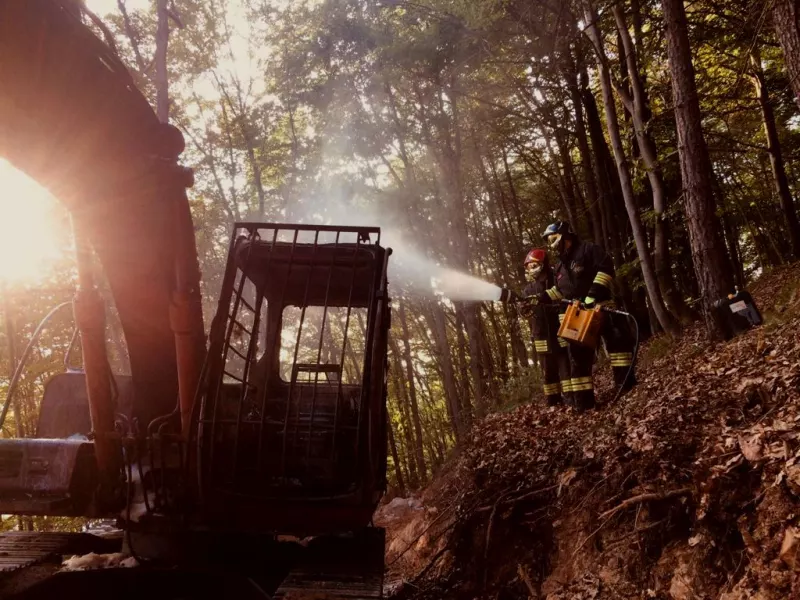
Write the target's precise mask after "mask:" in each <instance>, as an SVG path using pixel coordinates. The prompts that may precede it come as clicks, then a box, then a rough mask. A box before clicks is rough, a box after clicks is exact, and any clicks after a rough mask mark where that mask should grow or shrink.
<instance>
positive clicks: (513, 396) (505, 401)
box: [498, 366, 542, 412]
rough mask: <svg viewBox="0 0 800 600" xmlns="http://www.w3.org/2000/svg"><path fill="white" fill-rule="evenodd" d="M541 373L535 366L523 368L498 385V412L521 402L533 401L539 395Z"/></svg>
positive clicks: (509, 409)
mask: <svg viewBox="0 0 800 600" xmlns="http://www.w3.org/2000/svg"><path fill="white" fill-rule="evenodd" d="M541 390H542V374H541V371H540V370H539V367H537V366H531V367H528V368H526V369H523V370H522V372H521V373H520V374H518V375H516V376H514V377H511V378H509V379H508V381H506V382H504V383H503V384H502V386H501V387H500V406H499V408H498V412H508V411H511V410H513V409H515V408H516V407H518V406H521V405H523V404H528V403H530V402H533V401H534V400H535V399H536V397H537V396H540V395H541Z"/></svg>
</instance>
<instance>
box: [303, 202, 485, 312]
mask: <svg viewBox="0 0 800 600" xmlns="http://www.w3.org/2000/svg"><path fill="white" fill-rule="evenodd" d="M294 214H295V216H297V218H298V220H299V221H301V222H307V223H320V222H323V223H325V224H330V225H347V226H365V227H366V226H371V227H380V229H381V245H382V246H384V247H386V248H391V249H392V256H391V259H390V260H389V286H390V288H395V289H399V290H402V292H403V293H404V294H406V295H410V296H413V297H423V298H434V297H439V296H441V297H444V298H446V299H448V300H453V301H457V302H458V301H462V302H463V301H471V302H490V301H495V300H500V293H501V288H500V287H499V286H496V285H494V284H493V283H490V282H488V281H484V280H482V279H480V278H479V277H475V276H473V275H470V274H469V273H464V272H462V271H459V270H457V269H453V268H450V267H447V266H444V265H441V264H439V263H438V262H436V261H435V260H433V259H431V258H430V257H428V256H426V255H425V253H424V252H423V251H422V250H421V249H420V246H419V244H418V243H417V242H415V241H414V240H413V239H412V238H411V237H410V236H409V234H408V233H407V232H406V231H403V230H402V229H401V228H399V227H397V225H396V223H397V222H398V221H400V220H401V219H400V216H399V215H396V214H392V213H391V212H390V211H386V210H384V211H383V212H381V211H380V210H376V209H373V208H371V207H368V206H354V205H352V204H347V202H346V201H344V200H342V199H338V198H334V199H331V198H324V199H323V198H314V199H310V200H309V199H306V200H305V201H304V202H303V203H302V209H300V210H298V211H297V212H295V213H294Z"/></svg>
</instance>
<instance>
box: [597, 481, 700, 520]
mask: <svg viewBox="0 0 800 600" xmlns="http://www.w3.org/2000/svg"><path fill="white" fill-rule="evenodd" d="M691 495H692V488H688V487H686V488H680V489H678V490H672V491H669V492H663V493H650V494H639V495H638V496H634V497H633V498H628V499H627V500H625V501H624V502H622V503H621V504H618V505H617V506H615V507H614V508H612V509H609V510H607V511H605V512H604V513H601V514H600V518H601V519H605V518H608V517H611V516H613V515H615V514H617V513H618V512H619V511H621V510H624V509H626V508H628V507H629V506H633V505H635V504H641V503H643V502H652V501H654V500H668V499H669V498H676V497H678V496H691Z"/></svg>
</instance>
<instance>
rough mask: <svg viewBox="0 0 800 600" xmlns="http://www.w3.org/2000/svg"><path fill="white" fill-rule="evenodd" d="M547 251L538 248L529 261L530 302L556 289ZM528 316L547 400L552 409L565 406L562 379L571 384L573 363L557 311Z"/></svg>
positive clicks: (537, 310) (534, 310) (542, 309)
mask: <svg viewBox="0 0 800 600" xmlns="http://www.w3.org/2000/svg"><path fill="white" fill-rule="evenodd" d="M549 263H550V261H549V260H548V258H547V251H546V250H544V249H542V248H534V249H533V250H531V251H530V252H528V254H527V256H526V257H525V262H524V266H525V279H526V280H527V281H528V284H527V285H526V286H525V289H524V290H523V292H522V294H523V296H525V297H526V298H531V297H532V298H536V297H537V296H539V294H541V293H543V292H545V291H546V290H548V289H549V288H551V287H552V286H553V271H552V269H551V268H550V264H549ZM526 313H527V314H528V316H531V317H533V323H532V330H533V346H534V349H535V350H536V356H537V357H538V358H539V367H540V368H541V370H542V374H543V376H544V386H543V387H544V396H545V399H546V400H547V405H548V406H556V405H558V404H563V399H562V395H561V391H562V390H561V387H562V379H563V380H564V383H567V379H568V377H569V363H568V361H567V350H566V347H567V342H566V340H563V339H561V338H559V337H558V336H557V335H556V334H557V333H558V318H557V315H558V313H557V311H555V310H553V309H552V307H549V306H544V305H540V304H536V305H533V306H530V307H529V308H528V309H527V310H526Z"/></svg>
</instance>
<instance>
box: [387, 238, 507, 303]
mask: <svg viewBox="0 0 800 600" xmlns="http://www.w3.org/2000/svg"><path fill="white" fill-rule="evenodd" d="M381 237H382V238H383V239H384V240H385V243H383V245H384V246H388V247H390V248H392V257H391V258H390V259H389V281H390V282H391V283H392V284H393V285H395V286H397V287H400V288H401V289H403V290H404V291H405V292H407V293H409V294H412V295H418V296H443V297H444V298H447V299H449V300H455V301H474V302H488V301H493V300H500V292H501V289H500V288H499V287H498V286H496V285H494V284H493V283H489V282H488V281H483V280H482V279H479V278H478V277H473V276H472V275H469V274H468V273H463V272H461V271H457V270H456V269H451V268H449V267H444V266H442V265H439V264H437V263H436V262H434V261H432V260H431V259H429V258H428V257H427V256H425V255H424V254H423V253H422V252H420V251H419V250H418V249H417V248H416V247H415V245H414V244H413V243H411V242H410V241H409V240H408V239H407V238H406V237H404V236H403V235H402V234H401V232H400V231H398V230H397V229H394V228H386V229H384V228H381Z"/></svg>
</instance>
